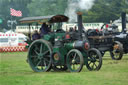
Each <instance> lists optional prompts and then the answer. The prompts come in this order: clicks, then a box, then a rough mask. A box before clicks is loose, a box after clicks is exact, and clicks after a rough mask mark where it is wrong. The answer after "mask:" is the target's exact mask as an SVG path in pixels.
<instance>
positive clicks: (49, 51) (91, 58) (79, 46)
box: [20, 13, 102, 72]
mask: <svg viewBox="0 0 128 85" xmlns="http://www.w3.org/2000/svg"><path fill="white" fill-rule="evenodd" d="M42 21H43V22H42ZM44 21H45V22H50V23H62V22H66V21H68V17H66V16H64V15H56V16H50V17H42V18H39V17H34V18H32V17H30V18H29V17H27V18H23V19H21V20H20V22H21V23H30V22H31V23H34V22H36V23H37V22H38V23H41V22H42V23H44ZM53 30H54V29H53ZM74 36H76V37H74ZM28 63H29V65H30V67H31V68H32V70H33V71H36V72H46V71H50V69H51V68H52V69H53V70H60V71H63V70H67V69H68V70H69V71H70V72H80V71H81V70H82V67H83V65H86V67H87V68H88V69H89V70H99V69H100V68H101V66H102V56H101V53H100V52H99V50H97V49H95V48H90V46H89V43H88V42H87V40H83V38H82V14H81V13H78V32H76V33H71V32H65V31H63V30H62V29H60V28H57V30H56V31H55V30H54V31H53V32H50V33H49V34H46V35H44V36H43V37H42V38H41V39H39V40H35V41H33V42H32V43H31V44H30V46H29V50H28Z"/></svg>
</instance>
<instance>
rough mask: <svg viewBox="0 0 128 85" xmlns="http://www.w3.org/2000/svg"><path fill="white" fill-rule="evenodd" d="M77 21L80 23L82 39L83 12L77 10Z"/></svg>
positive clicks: (79, 28)
mask: <svg viewBox="0 0 128 85" xmlns="http://www.w3.org/2000/svg"><path fill="white" fill-rule="evenodd" d="M77 23H78V32H79V39H80V40H82V30H83V26H82V12H77Z"/></svg>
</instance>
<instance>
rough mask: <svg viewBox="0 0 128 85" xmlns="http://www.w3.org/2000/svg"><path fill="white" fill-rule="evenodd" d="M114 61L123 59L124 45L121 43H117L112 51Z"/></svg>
mask: <svg viewBox="0 0 128 85" xmlns="http://www.w3.org/2000/svg"><path fill="white" fill-rule="evenodd" d="M110 55H111V58H112V59H113V60H121V59H122V57H123V45H122V44H121V43H120V42H119V41H115V42H114V45H113V48H112V51H110Z"/></svg>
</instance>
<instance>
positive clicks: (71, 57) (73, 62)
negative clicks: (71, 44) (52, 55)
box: [67, 50, 83, 72]
mask: <svg viewBox="0 0 128 85" xmlns="http://www.w3.org/2000/svg"><path fill="white" fill-rule="evenodd" d="M77 51H78V50H71V51H70V52H69V53H68V57H67V67H68V69H69V70H70V71H71V72H80V71H81V69H82V67H83V57H82V54H79V53H78V52H79V51H78V52H77Z"/></svg>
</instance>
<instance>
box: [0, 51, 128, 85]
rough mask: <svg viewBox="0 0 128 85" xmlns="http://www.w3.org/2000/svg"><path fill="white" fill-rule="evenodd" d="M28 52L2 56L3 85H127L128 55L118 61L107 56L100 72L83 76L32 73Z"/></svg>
mask: <svg viewBox="0 0 128 85" xmlns="http://www.w3.org/2000/svg"><path fill="white" fill-rule="evenodd" d="M26 56H27V53H26V52H15V53H0V85H128V54H127V55H125V56H124V57H123V59H122V60H119V61H115V60H112V59H111V58H110V57H109V54H106V55H105V57H103V65H102V68H101V69H100V70H99V71H88V70H87V69H86V67H85V66H84V69H83V70H82V72H80V73H70V72H53V71H52V72H41V73H36V72H33V71H32V70H31V68H30V67H29V65H28V63H26Z"/></svg>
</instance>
